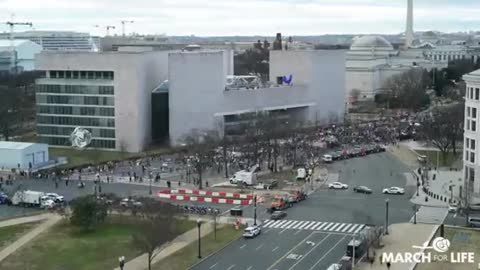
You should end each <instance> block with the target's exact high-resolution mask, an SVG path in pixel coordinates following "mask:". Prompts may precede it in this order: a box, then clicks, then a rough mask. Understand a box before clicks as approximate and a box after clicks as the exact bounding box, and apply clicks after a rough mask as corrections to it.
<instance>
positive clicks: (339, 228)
mask: <svg viewBox="0 0 480 270" xmlns="http://www.w3.org/2000/svg"><path fill="white" fill-rule="evenodd" d="M345 225H347V224H346V223H342V225H340V227H338V228H337V229H336V230H335V231H336V232H339V231H340V230H341V229H342V228H343V227H345Z"/></svg>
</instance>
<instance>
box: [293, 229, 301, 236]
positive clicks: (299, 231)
mask: <svg viewBox="0 0 480 270" xmlns="http://www.w3.org/2000/svg"><path fill="white" fill-rule="evenodd" d="M301 232H302V230H297V231H296V232H295V233H294V234H293V235H297V234H299V233H301Z"/></svg>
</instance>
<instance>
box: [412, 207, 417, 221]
mask: <svg viewBox="0 0 480 270" xmlns="http://www.w3.org/2000/svg"><path fill="white" fill-rule="evenodd" d="M413 211H415V213H414V215H413V224H417V205H416V204H415V205H414V206H413Z"/></svg>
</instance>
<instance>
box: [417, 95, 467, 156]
mask: <svg viewBox="0 0 480 270" xmlns="http://www.w3.org/2000/svg"><path fill="white" fill-rule="evenodd" d="M463 114H464V104H462V103H456V104H451V105H448V106H442V107H436V108H434V109H432V110H431V112H430V113H429V115H427V116H426V117H425V119H424V120H423V121H422V123H421V127H420V135H421V137H422V138H423V139H425V140H427V141H429V142H430V143H432V144H433V145H434V146H435V147H437V148H438V150H440V152H441V153H442V159H443V160H445V158H446V155H447V153H448V150H449V149H453V151H454V153H456V144H457V141H458V140H459V139H460V138H461V137H462V134H463Z"/></svg>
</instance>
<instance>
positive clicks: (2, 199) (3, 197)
mask: <svg viewBox="0 0 480 270" xmlns="http://www.w3.org/2000/svg"><path fill="white" fill-rule="evenodd" d="M0 204H8V205H10V204H12V201H11V200H10V198H9V197H8V195H7V194H5V193H0Z"/></svg>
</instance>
